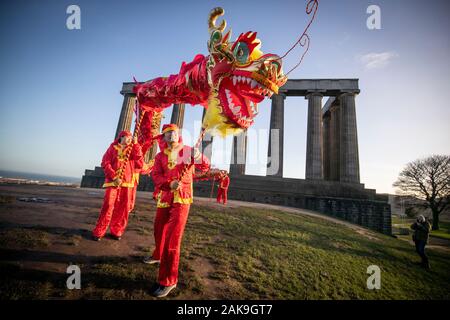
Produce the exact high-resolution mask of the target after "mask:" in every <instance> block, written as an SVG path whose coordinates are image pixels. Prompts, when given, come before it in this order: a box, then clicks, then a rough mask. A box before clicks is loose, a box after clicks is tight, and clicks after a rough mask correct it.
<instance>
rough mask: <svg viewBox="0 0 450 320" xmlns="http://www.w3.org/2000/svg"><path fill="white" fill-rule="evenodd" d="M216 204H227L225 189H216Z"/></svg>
mask: <svg viewBox="0 0 450 320" xmlns="http://www.w3.org/2000/svg"><path fill="white" fill-rule="evenodd" d="M217 202H219V203H220V202H223V204H226V203H227V189H224V188H221V187H219V188H218V189H217Z"/></svg>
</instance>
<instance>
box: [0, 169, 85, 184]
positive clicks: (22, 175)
mask: <svg viewBox="0 0 450 320" xmlns="http://www.w3.org/2000/svg"><path fill="white" fill-rule="evenodd" d="M0 178H10V179H27V180H34V181H40V182H57V183H78V184H79V183H81V177H80V178H77V177H69V176H59V175H51V174H45V173H35V172H24V171H15V170H0Z"/></svg>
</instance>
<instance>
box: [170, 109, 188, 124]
mask: <svg viewBox="0 0 450 320" xmlns="http://www.w3.org/2000/svg"><path fill="white" fill-rule="evenodd" d="M184 109H185V105H184V103H179V104H178V103H175V104H174V105H173V109H172V117H171V118H170V123H174V124H176V125H177V126H178V128H180V129H182V128H183V122H184Z"/></svg>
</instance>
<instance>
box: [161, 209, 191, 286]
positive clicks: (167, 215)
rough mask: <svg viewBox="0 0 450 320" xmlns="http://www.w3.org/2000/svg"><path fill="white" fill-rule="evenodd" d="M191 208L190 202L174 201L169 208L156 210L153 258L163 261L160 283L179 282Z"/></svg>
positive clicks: (166, 284) (169, 284) (164, 284)
mask: <svg viewBox="0 0 450 320" xmlns="http://www.w3.org/2000/svg"><path fill="white" fill-rule="evenodd" d="M189 208H190V205H189V204H181V203H173V204H172V206H171V207H169V208H158V209H157V210H156V217H155V223H154V236H155V250H154V251H153V259H157V260H160V261H161V262H160V265H159V276H158V282H159V284H160V285H163V286H171V285H174V284H176V283H177V282H178V265H179V262H180V248H181V239H182V237H183V232H184V227H185V226H186V222H187V218H188V215H189Z"/></svg>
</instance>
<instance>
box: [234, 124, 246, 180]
mask: <svg viewBox="0 0 450 320" xmlns="http://www.w3.org/2000/svg"><path fill="white" fill-rule="evenodd" d="M231 150H232V151H231V163H230V175H234V176H236V175H245V162H246V158H247V130H244V131H243V132H241V133H240V134H239V135H237V136H234V137H233V148H232V149H231Z"/></svg>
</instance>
